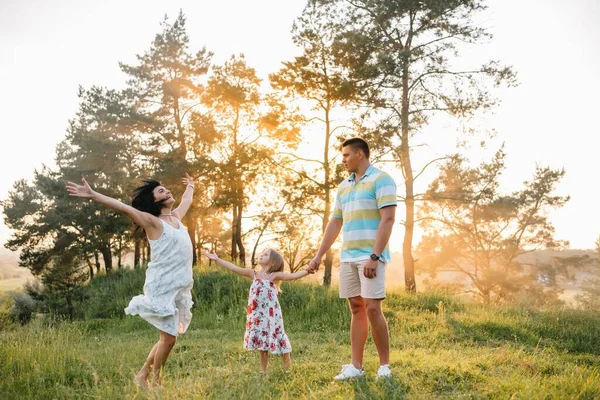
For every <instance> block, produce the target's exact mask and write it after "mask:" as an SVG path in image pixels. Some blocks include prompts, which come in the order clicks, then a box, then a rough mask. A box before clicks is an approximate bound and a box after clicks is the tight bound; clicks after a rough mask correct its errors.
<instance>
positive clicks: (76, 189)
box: [66, 178, 94, 199]
mask: <svg viewBox="0 0 600 400" xmlns="http://www.w3.org/2000/svg"><path fill="white" fill-rule="evenodd" d="M81 182H82V183H83V185H78V184H76V183H73V182H68V183H67V186H66V188H67V192H69V195H71V196H75V197H83V198H84V199H89V198H90V197H92V196H93V195H94V191H93V190H92V188H91V187H90V185H89V184H88V183H87V181H86V180H85V178H81Z"/></svg>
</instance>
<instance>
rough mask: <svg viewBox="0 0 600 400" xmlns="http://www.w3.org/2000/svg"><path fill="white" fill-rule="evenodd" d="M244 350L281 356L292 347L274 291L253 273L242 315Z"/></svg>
mask: <svg viewBox="0 0 600 400" xmlns="http://www.w3.org/2000/svg"><path fill="white" fill-rule="evenodd" d="M244 348H245V349H248V350H262V351H270V352H271V353H272V354H285V353H290V352H291V351H292V345H291V344H290V340H289V339H288V337H287V335H286V333H285V330H284V329H283V316H282V315H281V307H280V305H279V299H278V298H277V288H276V287H275V284H274V283H273V282H271V281H270V280H269V279H260V278H257V277H256V273H254V279H253V280H252V286H250V295H249V296H248V308H247V316H246V334H245V335H244Z"/></svg>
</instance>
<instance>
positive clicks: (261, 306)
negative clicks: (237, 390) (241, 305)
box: [204, 249, 309, 373]
mask: <svg viewBox="0 0 600 400" xmlns="http://www.w3.org/2000/svg"><path fill="white" fill-rule="evenodd" d="M204 254H205V255H206V256H207V257H208V258H209V259H211V260H213V261H216V262H217V264H219V265H221V266H222V267H225V268H227V269H228V270H230V271H232V272H235V273H236V274H238V275H242V276H245V277H248V278H250V279H252V285H251V286H250V295H249V296H248V308H247V316H246V333H245V335H244V348H245V349H248V350H260V372H261V373H266V372H267V365H268V363H269V352H271V353H273V354H281V355H282V357H283V364H284V366H285V371H286V372H289V371H290V367H291V366H292V360H291V358H290V353H291V352H292V345H291V344H290V340H289V339H288V336H287V335H286V333H285V330H284V328H283V316H282V314H281V307H280V305H279V299H278V298H277V293H278V292H279V286H280V284H281V281H290V280H294V279H298V278H302V277H305V276H306V275H308V274H309V272H308V271H309V270H308V268H307V269H306V270H303V271H298V272H294V273H293V274H292V273H285V272H283V257H282V256H281V254H279V253H278V252H276V251H275V250H273V249H267V250H265V251H264V252H263V253H262V254H261V255H260V256H259V258H258V264H259V265H260V271H258V272H256V271H254V270H251V269H247V268H240V267H238V266H235V265H233V264H232V263H230V262H227V261H224V260H221V259H220V258H219V257H218V256H217V255H216V254H214V253H213V254H209V253H208V252H205V253H204Z"/></svg>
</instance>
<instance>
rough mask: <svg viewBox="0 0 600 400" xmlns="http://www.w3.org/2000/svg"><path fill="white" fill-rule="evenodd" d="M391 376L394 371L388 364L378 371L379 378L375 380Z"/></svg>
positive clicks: (380, 367)
mask: <svg viewBox="0 0 600 400" xmlns="http://www.w3.org/2000/svg"><path fill="white" fill-rule="evenodd" d="M391 376H392V370H391V369H390V365H389V364H386V365H381V366H379V369H378V370H377V377H376V378H375V379H380V378H389V377H391Z"/></svg>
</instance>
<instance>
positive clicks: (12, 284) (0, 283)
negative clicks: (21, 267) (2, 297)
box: [0, 277, 31, 292]
mask: <svg viewBox="0 0 600 400" xmlns="http://www.w3.org/2000/svg"><path fill="white" fill-rule="evenodd" d="M30 279H31V278H23V277H22V278H11V279H2V280H0V292H10V291H11V290H19V289H22V288H23V285H25V283H27V281H28V280H30Z"/></svg>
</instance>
